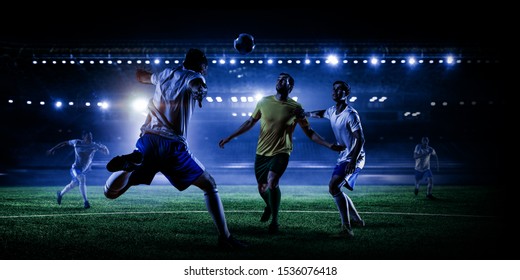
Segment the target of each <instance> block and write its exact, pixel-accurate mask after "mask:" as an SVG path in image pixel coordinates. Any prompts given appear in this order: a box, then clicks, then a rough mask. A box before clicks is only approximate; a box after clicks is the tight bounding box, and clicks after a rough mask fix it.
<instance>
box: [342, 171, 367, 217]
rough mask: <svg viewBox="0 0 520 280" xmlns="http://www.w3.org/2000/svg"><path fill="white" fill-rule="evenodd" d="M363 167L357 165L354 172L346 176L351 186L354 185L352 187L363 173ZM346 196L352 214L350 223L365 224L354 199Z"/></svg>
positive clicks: (350, 214)
mask: <svg viewBox="0 0 520 280" xmlns="http://www.w3.org/2000/svg"><path fill="white" fill-rule="evenodd" d="M361 170H362V169H361V168H359V167H356V169H355V170H354V172H353V173H352V174H350V175H349V176H347V177H346V179H345V180H346V181H347V183H348V185H349V186H351V187H352V189H354V188H355V186H356V183H357V179H358V176H359V173H361ZM345 197H346V198H347V203H348V208H349V216H350V218H351V219H350V225H352V226H362V227H363V226H365V222H364V221H363V219H361V216H359V212H358V211H357V209H356V207H355V206H354V202H352V199H350V197H349V196H348V195H346V194H345Z"/></svg>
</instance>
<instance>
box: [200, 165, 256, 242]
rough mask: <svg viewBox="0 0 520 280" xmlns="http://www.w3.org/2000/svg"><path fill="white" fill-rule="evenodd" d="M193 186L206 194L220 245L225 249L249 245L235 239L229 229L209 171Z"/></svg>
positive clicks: (209, 211)
mask: <svg viewBox="0 0 520 280" xmlns="http://www.w3.org/2000/svg"><path fill="white" fill-rule="evenodd" d="M193 185H195V186H197V187H199V188H200V189H201V190H202V191H203V192H204V200H205V201H206V209H207V210H208V213H209V214H210V216H211V218H212V219H213V223H214V224H215V227H216V228H217V231H218V235H219V238H218V245H219V247H222V248H224V249H243V248H246V247H247V244H245V243H243V242H242V241H239V240H238V239H236V238H235V237H233V236H232V235H231V233H230V231H229V229H228V225H227V221H226V215H225V212H224V205H223V204H222V200H221V199H220V195H219V193H218V189H217V185H216V183H215V179H213V176H211V175H210V174H209V173H208V172H207V171H204V173H202V175H200V176H199V177H198V178H197V180H195V181H194V182H193Z"/></svg>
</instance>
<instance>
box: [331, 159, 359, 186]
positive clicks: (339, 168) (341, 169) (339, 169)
mask: <svg viewBox="0 0 520 280" xmlns="http://www.w3.org/2000/svg"><path fill="white" fill-rule="evenodd" d="M345 167H347V162H346V161H344V162H342V163H340V164H337V165H336V167H334V171H332V176H334V175H337V176H339V177H343V178H345V180H346V181H347V183H348V184H349V185H350V187H351V188H352V189H354V187H355V186H356V181H357V178H358V176H359V173H360V172H361V168H359V167H356V169H355V170H354V172H353V173H352V174H348V175H347V173H346V172H345Z"/></svg>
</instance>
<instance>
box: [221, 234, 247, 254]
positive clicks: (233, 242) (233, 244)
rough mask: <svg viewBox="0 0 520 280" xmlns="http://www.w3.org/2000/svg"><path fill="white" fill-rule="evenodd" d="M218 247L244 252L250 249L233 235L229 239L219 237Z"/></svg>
mask: <svg viewBox="0 0 520 280" xmlns="http://www.w3.org/2000/svg"><path fill="white" fill-rule="evenodd" d="M218 247H219V248H222V249H226V250H242V249H246V248H247V247H249V245H248V244H246V243H245V242H242V241H240V240H238V239H236V238H235V237H233V236H232V235H230V236H229V237H225V236H223V235H221V236H219V237H218Z"/></svg>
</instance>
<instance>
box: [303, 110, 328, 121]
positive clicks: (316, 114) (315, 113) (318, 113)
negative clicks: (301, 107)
mask: <svg viewBox="0 0 520 280" xmlns="http://www.w3.org/2000/svg"><path fill="white" fill-rule="evenodd" d="M324 114H325V110H316V111H309V112H305V116H306V117H307V118H317V119H321V118H323V115H324Z"/></svg>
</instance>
